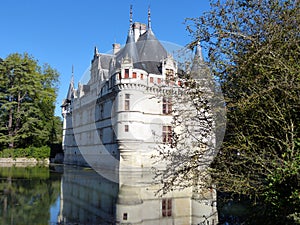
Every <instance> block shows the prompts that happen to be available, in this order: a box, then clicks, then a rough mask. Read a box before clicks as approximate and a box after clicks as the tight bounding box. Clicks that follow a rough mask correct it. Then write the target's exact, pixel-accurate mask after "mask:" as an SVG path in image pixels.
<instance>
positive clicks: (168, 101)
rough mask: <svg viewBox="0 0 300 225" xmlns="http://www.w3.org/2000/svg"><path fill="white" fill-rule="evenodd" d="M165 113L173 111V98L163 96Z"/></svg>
mask: <svg viewBox="0 0 300 225" xmlns="http://www.w3.org/2000/svg"><path fill="white" fill-rule="evenodd" d="M162 111H163V114H166V115H168V114H171V113H172V98H165V97H164V98H163V110H162Z"/></svg>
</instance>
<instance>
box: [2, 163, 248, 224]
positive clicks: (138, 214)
mask: <svg viewBox="0 0 300 225" xmlns="http://www.w3.org/2000/svg"><path fill="white" fill-rule="evenodd" d="M120 179H123V180H125V181H127V182H125V183H123V184H119V183H115V182H112V181H109V180H107V179H105V178H103V177H102V176H101V175H99V174H98V173H97V172H95V171H94V170H93V169H91V168H86V167H75V166H67V165H50V167H39V166H34V167H0V181H1V183H0V221H1V222H0V224H2V225H8V224H9V225H14V224H16V225H19V224H20V225H24V224H31V225H35V224H36V225H47V224H48V225H75V224H76V225H83V224H84V225H100V224H101V225H102V224H149V225H151V224H177V225H178V224H186V225H189V224H195V225H198V224H202V225H203V224H206V225H207V224H210V225H212V224H215V225H216V224H226V223H225V221H226V220H224V219H225V218H224V217H223V218H222V216H224V215H226V214H227V215H226V217H227V221H230V223H227V224H242V220H241V219H243V218H244V219H245V216H247V215H246V214H247V213H246V214H245V212H248V213H249V210H248V209H249V208H247V206H245V205H241V204H233V203H232V202H231V203H230V204H228V205H226V206H225V207H223V208H222V209H221V210H220V208H219V211H218V212H217V211H216V202H215V200H214V199H212V198H211V196H209V194H208V195H207V196H206V198H196V197H197V196H190V195H189V192H174V193H169V194H168V195H166V196H163V197H159V196H157V195H155V194H154V193H155V191H156V189H155V186H153V185H151V181H150V180H149V177H148V176H147V174H145V173H140V172H131V173H130V174H120ZM198 197H199V196H198ZM219 206H220V205H219ZM233 214H235V215H238V216H232V215H233Z"/></svg>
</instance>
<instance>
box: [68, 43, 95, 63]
mask: <svg viewBox="0 0 300 225" xmlns="http://www.w3.org/2000/svg"><path fill="white" fill-rule="evenodd" d="M98 54H99V52H98V48H97V46H95V48H94V55H98ZM72 68H73V67H72Z"/></svg>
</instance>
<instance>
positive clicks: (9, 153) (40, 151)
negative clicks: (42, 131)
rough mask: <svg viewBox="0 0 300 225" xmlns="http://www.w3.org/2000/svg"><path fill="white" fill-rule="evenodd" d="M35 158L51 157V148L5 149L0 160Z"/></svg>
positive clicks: (0, 154)
mask: <svg viewBox="0 0 300 225" xmlns="http://www.w3.org/2000/svg"><path fill="white" fill-rule="evenodd" d="M24 157H25V158H35V159H47V158H49V157H50V147H49V146H42V147H28V148H15V149H4V150H2V151H1V152H0V158H24Z"/></svg>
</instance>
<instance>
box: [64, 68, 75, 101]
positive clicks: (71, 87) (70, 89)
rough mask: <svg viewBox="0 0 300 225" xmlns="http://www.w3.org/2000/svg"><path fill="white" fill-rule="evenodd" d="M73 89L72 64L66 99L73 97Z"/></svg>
mask: <svg viewBox="0 0 300 225" xmlns="http://www.w3.org/2000/svg"><path fill="white" fill-rule="evenodd" d="M73 91H74V65H72V76H71V81H70V84H69V90H68V93H67V98H66V99H67V100H71V99H72V98H73V97H74V94H73Z"/></svg>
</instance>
